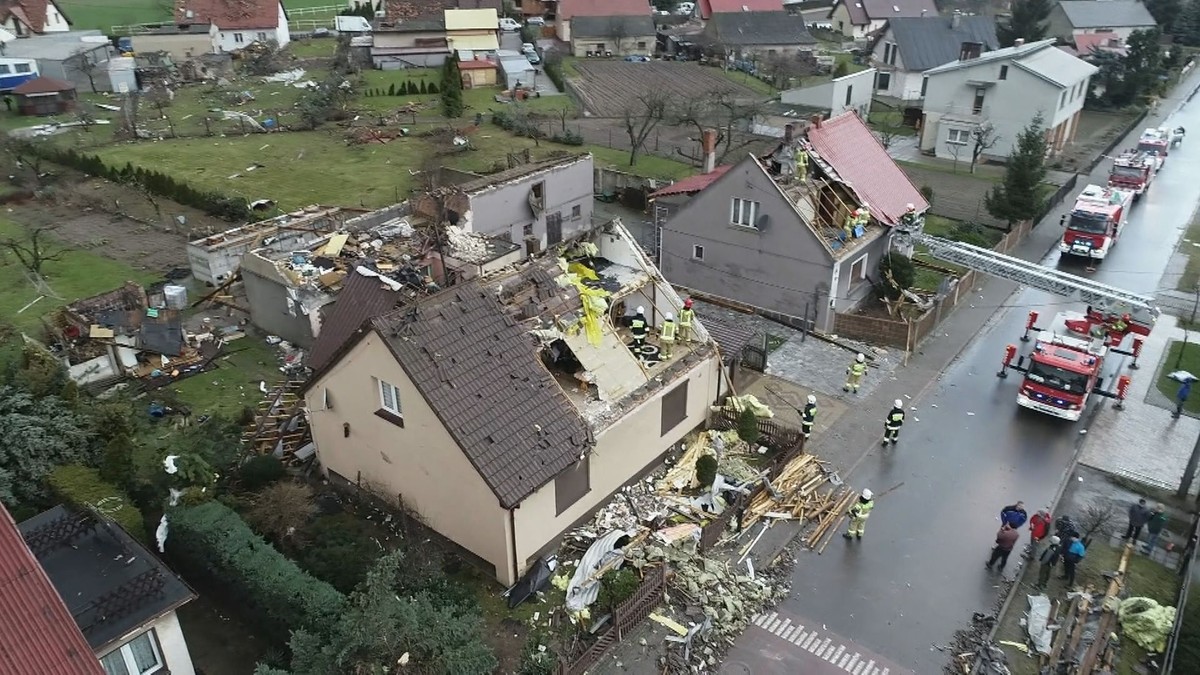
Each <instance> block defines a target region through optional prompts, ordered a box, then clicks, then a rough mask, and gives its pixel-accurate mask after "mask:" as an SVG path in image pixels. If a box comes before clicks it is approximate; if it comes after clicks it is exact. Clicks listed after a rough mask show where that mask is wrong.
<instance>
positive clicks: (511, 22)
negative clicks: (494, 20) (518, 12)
mask: <svg viewBox="0 0 1200 675" xmlns="http://www.w3.org/2000/svg"><path fill="white" fill-rule="evenodd" d="M500 30H502V31H505V32H512V31H517V30H521V22H520V21H517V20H516V19H510V18H508V17H507V16H506V17H504V18H503V19H500Z"/></svg>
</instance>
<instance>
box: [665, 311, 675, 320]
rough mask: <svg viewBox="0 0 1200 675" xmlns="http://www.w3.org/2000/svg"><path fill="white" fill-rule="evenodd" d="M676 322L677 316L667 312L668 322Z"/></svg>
mask: <svg viewBox="0 0 1200 675" xmlns="http://www.w3.org/2000/svg"><path fill="white" fill-rule="evenodd" d="M674 320H675V315H674V314H672V313H670V312H667V321H674Z"/></svg>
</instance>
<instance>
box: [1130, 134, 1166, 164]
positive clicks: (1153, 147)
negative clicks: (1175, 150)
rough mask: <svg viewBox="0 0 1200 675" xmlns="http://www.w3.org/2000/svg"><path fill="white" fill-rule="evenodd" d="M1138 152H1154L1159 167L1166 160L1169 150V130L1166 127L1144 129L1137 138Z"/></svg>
mask: <svg viewBox="0 0 1200 675" xmlns="http://www.w3.org/2000/svg"><path fill="white" fill-rule="evenodd" d="M1137 150H1138V152H1146V153H1155V154H1157V155H1158V157H1159V160H1160V162H1159V168H1162V165H1163V164H1165V163H1166V161H1167V155H1169V154H1170V150H1171V130H1170V129H1168V128H1166V127H1158V128H1151V129H1146V130H1145V131H1143V132H1142V137H1141V138H1139V139H1138V144H1137Z"/></svg>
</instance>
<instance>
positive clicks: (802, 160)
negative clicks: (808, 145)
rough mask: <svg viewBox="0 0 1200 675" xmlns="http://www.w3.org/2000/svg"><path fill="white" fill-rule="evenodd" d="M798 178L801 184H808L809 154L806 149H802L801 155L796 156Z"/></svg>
mask: <svg viewBox="0 0 1200 675" xmlns="http://www.w3.org/2000/svg"><path fill="white" fill-rule="evenodd" d="M796 176H798V177H799V178H800V182H801V183H807V182H808V153H807V152H805V151H804V148H800V153H799V154H797V155H796Z"/></svg>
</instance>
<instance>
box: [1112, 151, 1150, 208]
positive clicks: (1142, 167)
mask: <svg viewBox="0 0 1200 675" xmlns="http://www.w3.org/2000/svg"><path fill="white" fill-rule="evenodd" d="M1160 168H1162V157H1159V156H1158V154H1157V153H1149V152H1142V151H1140V150H1126V151H1125V152H1123V153H1121V154H1120V156H1118V157H1117V158H1116V159H1114V160H1113V165H1112V168H1111V169H1109V171H1108V186H1109V187H1111V188H1119V189H1121V190H1132V191H1133V198H1134V199H1135V200H1136V199H1141V197H1142V195H1143V194H1145V192H1146V190H1149V189H1150V183H1151V181H1153V180H1154V177H1155V176H1157V175H1158V170H1159V169H1160Z"/></svg>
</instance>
